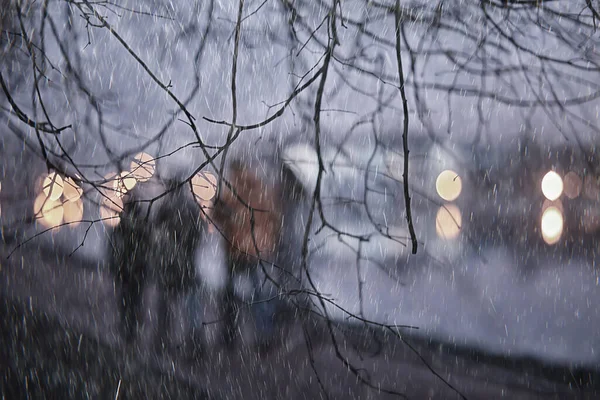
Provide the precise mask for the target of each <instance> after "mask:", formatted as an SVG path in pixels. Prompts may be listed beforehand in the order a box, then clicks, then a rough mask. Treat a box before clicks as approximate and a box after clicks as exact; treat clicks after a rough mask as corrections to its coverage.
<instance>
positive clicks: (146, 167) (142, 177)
mask: <svg viewBox="0 0 600 400" xmlns="http://www.w3.org/2000/svg"><path fill="white" fill-rule="evenodd" d="M155 165H156V161H155V160H154V159H153V158H152V156H151V155H149V154H147V153H138V154H137V155H136V156H135V157H134V159H133V161H132V162H131V166H130V169H131V174H132V176H133V177H134V178H135V179H136V180H138V181H140V182H146V181H147V180H148V179H150V178H152V175H154V167H155Z"/></svg>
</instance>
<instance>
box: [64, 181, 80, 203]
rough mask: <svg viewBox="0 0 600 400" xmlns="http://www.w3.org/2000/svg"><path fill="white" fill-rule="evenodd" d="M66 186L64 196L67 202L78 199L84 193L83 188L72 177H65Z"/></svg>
mask: <svg viewBox="0 0 600 400" xmlns="http://www.w3.org/2000/svg"><path fill="white" fill-rule="evenodd" d="M64 186H65V187H64V190H63V198H64V199H65V201H67V202H69V201H77V200H79V198H80V197H81V195H82V194H83V189H81V188H80V187H79V185H77V184H76V183H75V182H74V181H73V179H71V178H65V182H64Z"/></svg>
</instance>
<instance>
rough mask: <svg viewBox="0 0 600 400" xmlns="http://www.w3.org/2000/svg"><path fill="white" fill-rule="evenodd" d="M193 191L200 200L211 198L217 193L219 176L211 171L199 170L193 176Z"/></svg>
mask: <svg viewBox="0 0 600 400" xmlns="http://www.w3.org/2000/svg"><path fill="white" fill-rule="evenodd" d="M192 192H193V193H194V195H195V196H196V197H197V198H198V199H199V200H211V199H212V198H213V197H215V194H216V193H217V178H216V177H215V176H214V175H213V174H211V173H210V172H198V173H197V174H196V175H194V177H193V178H192Z"/></svg>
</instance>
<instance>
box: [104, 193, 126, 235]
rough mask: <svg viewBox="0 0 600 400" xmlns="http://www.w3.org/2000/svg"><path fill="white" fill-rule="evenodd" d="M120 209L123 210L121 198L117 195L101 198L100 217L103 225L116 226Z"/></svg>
mask: <svg viewBox="0 0 600 400" xmlns="http://www.w3.org/2000/svg"><path fill="white" fill-rule="evenodd" d="M121 211H123V200H121V199H120V198H119V197H118V196H116V195H113V196H109V197H108V198H106V197H105V198H103V199H102V205H101V206H100V218H102V222H103V223H104V225H106V226H109V227H115V226H117V225H118V224H119V222H120V221H121V218H120V217H119V214H120V213H121Z"/></svg>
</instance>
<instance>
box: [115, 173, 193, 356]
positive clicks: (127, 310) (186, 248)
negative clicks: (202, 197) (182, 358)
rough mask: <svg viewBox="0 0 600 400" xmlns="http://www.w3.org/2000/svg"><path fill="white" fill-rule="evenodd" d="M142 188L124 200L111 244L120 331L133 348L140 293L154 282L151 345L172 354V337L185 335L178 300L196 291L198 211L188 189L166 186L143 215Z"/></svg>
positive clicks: (145, 204) (168, 183)
mask: <svg viewBox="0 0 600 400" xmlns="http://www.w3.org/2000/svg"><path fill="white" fill-rule="evenodd" d="M154 183H155V182H154ZM143 185H146V184H140V185H138V186H137V187H136V188H135V189H134V191H133V192H130V193H128V194H127V195H126V197H125V198H124V203H125V205H124V207H123V212H122V213H121V221H120V223H119V225H118V226H117V227H116V228H115V230H114V232H113V234H112V240H111V245H112V252H111V254H112V263H113V265H114V267H115V269H116V271H115V272H116V274H115V276H116V281H117V286H118V287H120V293H121V301H120V303H119V308H120V315H121V321H122V327H123V331H124V335H125V338H126V340H127V342H128V343H130V342H132V341H133V340H134V339H135V336H136V330H137V326H138V325H139V322H140V319H141V316H142V309H141V308H142V298H143V293H144V289H145V288H146V286H148V283H149V282H154V283H156V286H157V292H158V293H157V299H156V319H157V322H156V323H155V324H156V326H157V330H156V332H155V335H154V339H153V341H154V345H155V346H156V347H158V348H159V349H165V348H166V349H167V350H174V349H175V348H176V347H179V346H178V344H177V343H175V341H174V340H173V337H174V336H176V335H177V333H178V332H177V331H179V333H180V334H181V335H182V336H185V335H187V334H188V333H189V332H187V330H186V329H185V321H184V320H185V319H186V318H185V317H183V314H182V313H183V311H182V310H183V300H184V299H185V297H186V296H188V295H189V293H190V290H191V289H192V288H194V287H195V285H196V269H195V265H194V253H195V251H196V248H197V247H198V245H199V242H200V239H201V236H202V231H203V226H202V222H201V219H200V210H199V206H198V204H197V203H196V202H195V201H194V198H193V195H192V193H191V188H190V186H189V185H188V184H184V185H180V184H179V182H176V181H166V182H165V183H164V186H161V187H160V191H159V192H158V193H157V194H160V193H164V192H165V191H166V192H167V194H166V195H165V196H163V197H162V198H160V199H158V200H157V201H155V202H154V203H153V204H152V206H150V210H149V212H148V207H149V202H148V201H143V202H140V197H141V196H140V193H142V192H143V190H142V189H140V186H143ZM152 197H153V196H146V198H148V199H151V198H152ZM183 340H185V339H183ZM186 350H187V349H186Z"/></svg>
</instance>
